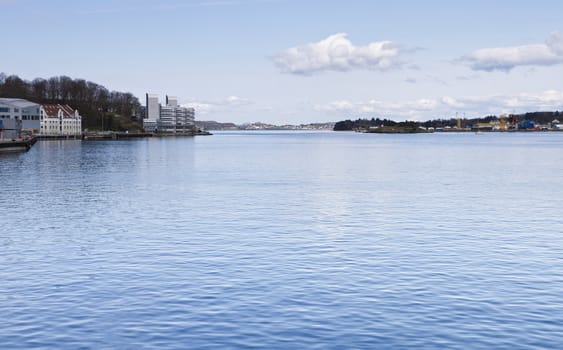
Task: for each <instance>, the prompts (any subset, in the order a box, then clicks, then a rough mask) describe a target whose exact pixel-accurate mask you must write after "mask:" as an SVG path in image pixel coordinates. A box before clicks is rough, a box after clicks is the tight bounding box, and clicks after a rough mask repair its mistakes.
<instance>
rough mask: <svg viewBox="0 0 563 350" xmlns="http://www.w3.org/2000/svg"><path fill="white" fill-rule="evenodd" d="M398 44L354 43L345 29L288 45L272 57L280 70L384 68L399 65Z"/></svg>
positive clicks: (314, 71)
mask: <svg viewBox="0 0 563 350" xmlns="http://www.w3.org/2000/svg"><path fill="white" fill-rule="evenodd" d="M400 54H401V47H400V45H399V44H398V43H396V42H393V41H379V42H373V43H370V44H368V45H366V46H355V45H354V44H352V42H351V41H350V40H349V39H348V37H347V34H346V33H337V34H334V35H331V36H329V37H328V38H326V39H323V40H321V41H319V42H316V43H309V44H306V45H301V46H296V47H292V48H289V49H287V50H285V51H283V52H281V53H280V54H278V55H277V56H275V57H274V63H275V65H276V66H277V67H278V68H279V69H280V70H281V71H282V72H284V73H291V74H300V75H311V74H313V73H318V72H322V71H341V72H346V71H350V70H356V69H367V70H380V71H383V70H388V69H391V68H395V67H398V66H400V65H401V61H400V60H399V56H400Z"/></svg>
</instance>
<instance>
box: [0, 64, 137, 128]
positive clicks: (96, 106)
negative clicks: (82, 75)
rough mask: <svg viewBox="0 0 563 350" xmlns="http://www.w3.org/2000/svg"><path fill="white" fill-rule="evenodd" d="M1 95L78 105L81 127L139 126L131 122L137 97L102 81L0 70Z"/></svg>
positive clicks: (135, 111) (134, 113)
mask: <svg viewBox="0 0 563 350" xmlns="http://www.w3.org/2000/svg"><path fill="white" fill-rule="evenodd" d="M0 97H12V98H23V99H26V100H29V101H32V102H36V103H60V104H68V105H69V106H71V107H72V108H74V109H78V111H79V113H80V115H81V116H82V127H83V128H84V129H87V128H89V129H100V128H102V118H103V122H104V128H105V129H106V130H110V129H113V130H119V129H122V128H126V127H125V126H128V128H134V127H139V126H138V124H137V123H134V122H133V119H134V117H135V115H136V114H137V113H138V112H139V109H140V106H141V104H140V103H139V99H138V98H137V97H135V96H133V94H131V93H129V92H120V91H109V90H108V89H107V88H105V87H104V86H102V85H99V84H96V83H93V82H91V81H87V80H84V79H72V78H70V77H67V76H59V77H51V78H48V79H43V78H36V79H33V80H32V81H28V80H23V79H21V78H20V77H18V76H17V75H10V76H7V75H5V74H3V73H0Z"/></svg>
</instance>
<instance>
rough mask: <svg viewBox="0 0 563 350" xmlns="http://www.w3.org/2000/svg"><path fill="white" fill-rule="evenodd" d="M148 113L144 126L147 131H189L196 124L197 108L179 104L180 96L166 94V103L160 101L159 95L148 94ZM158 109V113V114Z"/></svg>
mask: <svg viewBox="0 0 563 350" xmlns="http://www.w3.org/2000/svg"><path fill="white" fill-rule="evenodd" d="M146 102H147V105H146V108H145V110H146V113H145V118H144V119H143V128H144V129H145V131H146V132H160V133H171V134H176V133H189V132H191V131H192V129H193V127H194V125H195V121H194V120H195V110H194V109H193V108H189V107H182V106H179V105H178V98H177V97H175V96H168V95H167V96H166V104H165V105H164V106H162V105H161V104H160V103H159V102H158V95H154V94H146ZM157 111H158V114H157Z"/></svg>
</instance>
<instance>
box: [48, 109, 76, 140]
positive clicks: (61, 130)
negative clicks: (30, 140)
mask: <svg viewBox="0 0 563 350" xmlns="http://www.w3.org/2000/svg"><path fill="white" fill-rule="evenodd" d="M40 116H41V135H46V136H80V135H82V117H81V116H80V114H79V113H78V110H75V109H72V107H70V106H69V105H60V104H44V105H41V113H40Z"/></svg>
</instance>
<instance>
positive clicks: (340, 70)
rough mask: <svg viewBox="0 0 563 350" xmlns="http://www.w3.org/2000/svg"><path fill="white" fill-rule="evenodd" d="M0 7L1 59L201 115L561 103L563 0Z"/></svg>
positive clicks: (319, 118)
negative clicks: (170, 99)
mask: <svg viewBox="0 0 563 350" xmlns="http://www.w3.org/2000/svg"><path fill="white" fill-rule="evenodd" d="M453 4H455V6H454V5H453ZM0 13H2V21H1V22H0V31H1V32H2V57H1V58H0V72H4V73H6V74H16V75H19V76H20V77H22V78H24V79H28V80H30V79H33V78H36V77H42V78H48V77H51V76H58V75H67V76H70V77H72V78H83V79H87V80H91V81H94V82H96V83H99V84H102V85H104V86H105V87H107V88H108V89H111V90H119V91H129V92H132V93H133V94H135V95H136V96H137V97H138V98H139V99H140V101H141V102H142V103H143V102H144V94H145V93H146V92H149V93H156V94H159V95H160V96H161V100H164V96H165V95H166V94H168V95H173V96H178V98H179V102H180V103H181V104H184V105H191V106H193V107H195V108H196V119H198V120H216V121H222V122H226V121H233V122H236V123H243V122H254V121H262V122H269V123H276V124H283V123H292V124H299V123H309V122H325V121H337V120H342V119H346V118H355V117H359V116H363V117H385V118H392V119H395V120H404V119H411V120H426V119H433V118H448V117H451V116H454V115H455V113H456V112H457V113H459V114H464V113H465V115H466V116H467V117H477V116H483V115H486V114H500V113H505V112H510V113H512V112H515V113H522V112H527V111H536V110H563V81H562V79H561V78H560V77H562V76H563V22H562V21H561V18H560V16H561V13H563V3H561V2H559V1H542V0H539V1H534V2H530V1H494V2H489V1H482V0H477V1H465V2H455V3H452V2H450V1H432V0H429V1H424V2H421V1H406V0H399V1H393V2H383V1H368V0H348V1H330V0H329V1H321V0H302V1H298V0H210V1H205V0H185V1H181V0H159V1H154V0H114V1H110V0H99V1H95V2H87V1H69V0H58V1H57V0H53V1H39V0H0Z"/></svg>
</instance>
